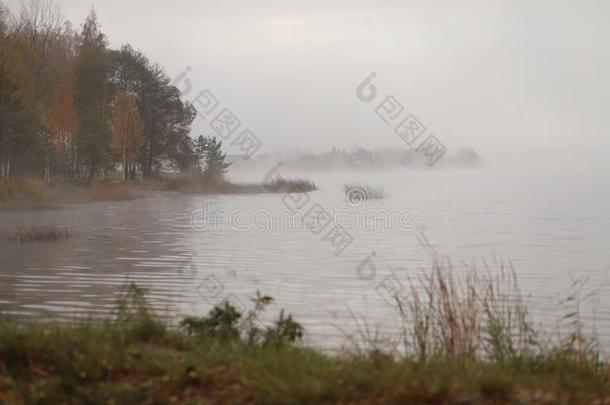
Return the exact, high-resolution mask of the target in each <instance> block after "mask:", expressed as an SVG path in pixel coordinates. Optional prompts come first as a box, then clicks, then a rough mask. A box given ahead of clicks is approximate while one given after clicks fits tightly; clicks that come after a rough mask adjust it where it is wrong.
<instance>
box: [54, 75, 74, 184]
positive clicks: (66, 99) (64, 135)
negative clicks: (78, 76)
mask: <svg viewBox="0 0 610 405" xmlns="http://www.w3.org/2000/svg"><path fill="white" fill-rule="evenodd" d="M77 124H78V123H77V117H76V110H75V107H74V97H73V96H72V92H71V89H70V86H69V84H68V83H67V81H65V80H64V81H62V82H61V83H60V85H59V86H58V87H57V89H55V95H54V97H53V102H52V104H51V111H50V112H49V127H50V129H51V145H52V146H53V149H54V150H55V151H57V152H58V153H59V154H60V156H61V157H62V158H63V160H64V162H65V170H66V174H67V175H68V176H70V174H71V172H72V169H73V168H74V163H75V162H74V155H75V149H76V144H75V139H74V135H75V133H76V129H77ZM46 172H50V169H49V168H47V170H46Z"/></svg>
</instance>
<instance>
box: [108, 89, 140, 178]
mask: <svg viewBox="0 0 610 405" xmlns="http://www.w3.org/2000/svg"><path fill="white" fill-rule="evenodd" d="M112 123H113V127H112V148H113V150H114V153H115V154H116V155H117V156H119V157H120V159H121V163H122V165H123V180H125V179H126V178H127V174H128V173H131V177H133V173H134V172H135V170H134V164H135V161H136V157H137V155H138V152H139V151H140V149H141V148H142V145H143V144H144V124H143V123H142V119H141V118H140V114H139V113H138V106H137V100H136V96H135V95H134V94H133V93H131V92H128V91H123V92H122V93H120V94H119V97H118V99H117V101H116V104H115V106H114V108H113V114H112Z"/></svg>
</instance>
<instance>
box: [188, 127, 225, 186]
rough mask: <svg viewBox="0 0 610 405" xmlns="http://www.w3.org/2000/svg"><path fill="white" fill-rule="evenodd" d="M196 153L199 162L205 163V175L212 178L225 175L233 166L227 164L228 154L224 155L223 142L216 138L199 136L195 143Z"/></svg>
mask: <svg viewBox="0 0 610 405" xmlns="http://www.w3.org/2000/svg"><path fill="white" fill-rule="evenodd" d="M195 151H196V153H197V155H198V156H199V160H200V161H201V159H203V160H204V162H205V173H207V174H211V175H212V176H215V177H218V176H222V175H224V174H225V173H226V172H227V169H228V168H229V167H230V166H231V165H232V164H233V163H231V162H226V158H227V154H226V153H222V141H219V140H218V139H216V137H215V136H211V137H210V136H205V137H204V136H203V135H199V137H198V138H197V141H195Z"/></svg>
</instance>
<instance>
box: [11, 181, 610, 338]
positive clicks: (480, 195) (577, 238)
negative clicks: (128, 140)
mask: <svg viewBox="0 0 610 405" xmlns="http://www.w3.org/2000/svg"><path fill="white" fill-rule="evenodd" d="M310 177H312V179H313V180H315V181H316V182H317V183H318V184H319V186H320V190H319V191H316V192H312V193H310V194H309V201H308V202H307V208H311V207H313V206H315V205H319V206H321V207H323V208H325V209H327V210H331V209H332V210H334V211H333V213H334V214H333V215H334V216H335V220H338V219H337V218H339V217H340V220H339V221H340V222H341V223H342V224H343V225H344V227H345V229H346V230H347V231H348V232H349V234H350V236H351V237H352V238H353V242H352V243H351V244H350V245H349V246H348V247H347V248H346V249H345V250H344V251H343V252H342V254H340V255H335V253H336V249H335V247H334V246H333V245H332V244H331V243H329V242H330V241H329V240H328V239H326V240H324V238H325V233H326V230H324V231H323V232H320V233H318V234H316V233H315V232H313V231H310V230H307V229H301V227H290V226H286V222H285V221H286V201H285V200H284V201H283V199H282V197H283V196H282V195H278V194H275V195H274V194H269V195H263V194H260V195H249V196H193V195H181V194H166V195H162V196H161V197H159V198H155V199H145V200H137V201H123V202H103V203H92V204H84V205H78V206H76V207H72V208H68V209H56V210H37V211H14V212H4V213H0V225H1V227H3V228H6V227H9V228H10V227H16V226H26V227H27V226H31V225H45V224H48V225H72V226H74V227H75V228H76V229H77V230H78V231H79V236H78V237H77V238H76V239H73V240H66V241H59V242H41V243H23V244H17V243H4V244H1V245H0V286H1V289H0V310H1V311H2V313H5V314H12V315H16V316H20V317H42V318H45V319H47V318H52V319H63V320H72V319H75V318H78V317H82V316H86V317H95V316H106V315H108V313H109V311H111V310H112V309H113V308H114V304H115V301H116V298H117V294H119V293H120V292H121V291H122V289H123V288H124V286H125V285H126V283H128V282H136V283H138V284H139V285H141V286H144V287H147V288H148V289H149V290H150V295H149V299H150V301H151V303H152V305H154V307H155V308H156V309H157V310H159V311H160V312H162V313H163V314H165V315H167V316H171V317H172V318H173V319H175V316H174V315H176V314H180V315H185V314H203V313H205V312H206V311H207V310H208V309H209V308H210V307H211V305H212V303H214V302H217V301H218V300H221V299H224V298H227V297H229V298H230V299H232V300H234V301H235V302H236V303H237V305H243V306H248V305H250V301H249V299H248V297H250V296H252V295H253V294H254V293H255V292H256V291H257V290H259V291H261V292H263V293H265V294H269V295H271V296H273V297H275V298H276V303H275V304H274V305H275V307H272V308H271V310H270V314H271V315H273V311H275V310H278V309H279V308H280V307H283V308H286V309H287V310H288V311H290V312H293V313H294V314H295V316H296V318H297V319H298V320H300V321H302V323H303V324H304V325H305V326H306V330H307V331H308V332H309V335H308V336H309V339H310V341H311V342H312V343H315V344H320V345H324V346H337V345H338V344H340V343H343V342H344V337H343V333H344V332H348V333H349V331H353V329H354V322H353V316H354V315H356V316H361V317H364V318H365V319H366V320H367V323H368V324H369V325H370V326H371V327H375V326H377V325H380V328H381V330H382V331H383V332H384V333H386V334H390V333H391V332H392V331H394V332H397V329H396V325H397V319H398V318H397V314H396V312H395V311H394V309H393V308H392V307H391V306H390V304H388V303H387V302H386V297H385V296H384V291H388V288H400V287H396V285H393V286H392V280H398V281H399V282H400V283H401V284H400V285H403V286H406V283H407V280H408V279H409V278H413V277H414V275H416V274H417V272H418V271H421V269H422V268H424V269H425V268H426V267H429V266H430V263H431V257H430V254H429V252H428V251H427V249H425V248H423V247H422V244H421V243H420V242H419V241H418V234H417V233H416V232H414V231H412V230H410V228H409V227H405V226H393V227H391V229H388V228H377V229H371V227H368V228H367V227H365V226H364V225H363V224H362V223H361V222H360V221H358V220H356V218H359V217H358V216H357V215H351V214H352V213H353V212H354V211H360V212H361V213H362V212H363V210H367V209H374V210H376V212H382V213H390V214H391V215H390V217H391V218H393V220H394V219H395V218H396V216H395V215H394V216H392V215H393V214H395V213H397V212H400V211H401V210H403V211H404V210H408V211H409V212H411V213H412V214H413V217H412V218H409V220H408V221H406V222H408V223H409V224H410V225H415V226H417V227H421V228H422V229H424V230H425V236H426V237H427V239H428V240H429V242H430V244H431V245H432V246H433V247H434V248H435V249H436V250H437V251H438V252H439V253H440V254H441V255H443V256H447V257H450V258H451V260H452V263H453V267H454V270H455V271H456V272H459V271H461V269H462V268H463V264H462V263H463V262H465V263H466V264H470V263H473V262H476V263H477V264H478V266H479V267H484V266H485V263H487V265H488V266H489V267H491V268H494V266H496V264H494V263H497V262H500V261H501V260H502V259H500V257H503V258H510V259H511V261H512V263H513V264H514V267H515V270H516V272H517V274H518V276H519V279H520V282H521V286H522V289H523V290H524V291H525V292H526V294H529V295H530V296H531V298H530V302H531V303H532V305H533V307H534V313H535V314H539V316H540V319H541V320H546V321H548V320H550V319H551V317H545V316H544V315H546V314H550V313H553V309H554V308H555V307H556V303H557V299H558V298H557V297H558V294H562V293H565V291H567V289H568V288H569V286H570V285H571V284H572V281H573V280H574V279H578V278H582V277H589V278H590V280H589V283H588V286H589V287H588V288H589V289H590V290H594V291H595V292H597V293H598V294H597V296H596V298H595V299H594V300H592V301H591V302H590V303H589V305H588V306H586V308H587V309H586V311H585V319H586V320H595V322H596V326H597V329H598V333H599V334H600V335H601V337H602V338H603V339H604V340H606V339H607V338H608V337H610V300H609V299H608V298H607V296H608V292H609V291H610V290H609V289H610V276H609V274H610V273H609V272H610V268H609V264H610V250H609V249H608V246H609V243H610V215H608V211H607V209H608V207H610V190H609V188H610V186H609V185H608V184H607V182H604V179H603V177H601V176H600V178H599V179H595V178H590V177H586V178H585V177H582V178H579V177H578V176H577V175H574V176H573V177H574V178H571V179H570V178H565V177H563V178H557V177H553V176H542V175H537V176H534V175H528V176H523V177H520V176H516V175H510V176H509V175H506V174H501V173H495V172H491V171H489V172H469V171H464V172H431V173H429V172H423V171H422V172H407V173H405V172H401V173H397V172H393V173H378V174H354V173H351V174H344V175H340V174H335V175H332V176H325V177H321V176H316V175H313V176H310ZM343 182H367V183H371V184H374V185H382V186H383V187H384V188H385V190H386V191H387V193H388V194H389V195H390V197H389V198H388V199H385V200H375V201H373V200H371V201H368V202H367V205H365V206H360V207H357V208H353V207H350V206H349V205H348V204H346V201H345V199H344V196H343V194H342V191H341V185H342V183H343ZM206 201H207V204H204V202H206ZM204 207H205V209H209V211H208V214H207V217H206V218H208V219H210V221H211V220H212V219H213V220H214V221H216V222H215V223H213V226H207V223H206V224H205V225H206V226H197V227H195V228H193V226H191V221H192V214H193V212H194V211H196V210H203V209H204ZM221 214H222V215H221ZM282 218H283V219H282ZM270 221H271V222H270ZM280 221H282V222H280ZM409 221H410V222H409ZM210 223H211V222H210ZM297 223H298V222H297ZM199 225H201V224H199ZM403 225H404V224H403ZM504 260H505V259H504Z"/></svg>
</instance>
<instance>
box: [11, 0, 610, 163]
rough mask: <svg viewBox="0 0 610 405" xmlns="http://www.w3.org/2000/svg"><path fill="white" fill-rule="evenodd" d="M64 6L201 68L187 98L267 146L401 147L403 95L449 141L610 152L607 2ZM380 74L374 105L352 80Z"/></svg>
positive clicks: (544, 151)
mask: <svg viewBox="0 0 610 405" xmlns="http://www.w3.org/2000/svg"><path fill="white" fill-rule="evenodd" d="M5 3H7V4H8V6H9V7H10V8H11V9H12V10H13V11H16V10H18V9H19V7H20V4H21V1H18V0H8V1H6V0H5ZM60 4H61V7H62V10H63V14H64V16H65V18H66V19H68V20H70V21H71V22H72V23H73V25H74V27H75V28H78V27H80V25H81V24H82V22H83V20H84V18H85V16H86V15H87V13H88V12H89V10H90V8H91V6H92V5H94V6H95V9H96V10H97V12H98V16H99V19H100V22H101V25H102V30H103V31H104V32H105V33H106V35H107V36H108V39H109V42H110V44H111V46H113V47H119V46H120V45H121V44H124V43H130V44H131V45H133V46H134V47H135V48H138V49H140V50H142V51H143V52H144V53H145V54H147V55H148V56H149V57H150V59H152V60H154V61H157V62H158V63H160V64H161V65H163V66H164V67H165V68H166V70H167V72H168V73H169V75H170V76H176V75H178V74H179V73H180V72H181V71H183V70H184V69H185V68H186V67H187V66H188V67H191V68H192V71H191V73H190V74H189V79H190V80H191V82H192V84H193V86H194V90H193V93H192V95H194V94H195V92H196V90H203V89H206V88H208V89H210V90H211V91H212V93H213V94H214V95H215V96H216V97H217V98H218V100H219V101H220V103H221V105H222V106H224V107H228V108H229V109H231V110H232V111H233V112H234V113H235V115H237V116H238V118H239V119H240V120H241V121H242V125H243V126H244V127H247V128H249V129H250V130H251V131H252V132H253V133H254V134H255V135H256V136H258V137H259V138H260V139H261V140H262V141H263V143H264V148H265V150H266V151H277V150H288V149H296V148H301V149H304V150H321V149H324V148H330V147H333V146H338V147H346V148H351V147H353V146H363V147H368V148H371V147H376V146H396V147H400V146H403V143H402V141H401V139H400V138H399V137H398V136H397V135H396V134H394V132H393V129H392V127H390V126H388V125H386V124H385V123H384V122H383V121H382V120H381V119H380V118H379V117H378V116H377V115H376V114H375V107H376V104H378V101H381V100H382V98H383V97H384V96H386V95H394V96H395V97H396V99H397V100H398V101H400V102H401V103H402V104H403V105H404V107H405V112H408V113H413V114H415V115H416V116H417V117H418V118H419V120H420V121H421V122H422V123H423V124H424V125H425V126H426V127H427V129H428V131H429V133H432V134H434V135H436V136H437V137H438V138H439V139H440V140H441V141H442V142H443V143H445V144H446V146H447V147H448V148H449V149H450V150H451V149H455V148H457V147H459V146H472V147H473V148H475V149H476V150H477V151H478V152H480V153H481V154H482V155H484V156H485V157H487V158H488V159H489V160H492V161H493V160H502V159H507V156H508V157H510V160H513V161H514V160H515V157H516V156H521V155H523V156H527V157H528V158H536V157H539V158H540V161H544V162H546V161H548V158H553V159H554V160H553V161H554V162H557V160H556V157H557V156H561V157H562V159H569V158H571V159H576V160H582V161H591V160H594V161H598V162H601V161H602V160H604V161H605V160H607V158H605V156H606V155H607V152H608V151H609V146H610V137H609V136H608V135H609V133H608V116H609V115H610V114H609V112H610V111H608V108H609V106H610V102H609V101H610V95H609V90H610V79H609V78H608V72H610V46H609V45H608V41H609V40H610V35H609V34H610V24H608V22H609V21H610V2H608V1H607V0H598V1H593V0H587V1H573V0H570V1H567V0H548V1H547V0H542V1H541V0H539V1H535V2H534V1H531V0H529V1H526V0H523V1H508V0H507V1H495V0H480V1H470V0H463V1H454V0H447V1H438V0H433V1H423V0H420V1H408V0H401V1H396V2H391V1H376V2H373V1H370V2H364V1H354V0H350V1H329V0H325V1H319V0H308V1H286V0H277V1H260V0H259V1H232V0H223V1H205V0H189V1H167V0H163V1H161V0H146V1H144V0H136V1H125V0H104V1H95V2H93V3H91V2H87V1H82V0H66V1H60ZM371 72H375V73H376V78H375V80H374V82H373V83H374V84H375V86H376V88H377V90H378V92H379V95H378V97H377V99H376V100H375V101H374V102H373V103H370V104H366V103H363V102H361V101H360V100H359V99H358V98H357V97H356V88H357V86H358V85H359V84H360V82H362V80H363V79H364V78H365V77H366V76H367V75H369V74H370V73H371ZM194 128H195V132H196V133H201V132H204V133H210V131H209V127H208V123H207V122H205V121H203V120H200V119H199V120H198V121H197V122H196V123H195V125H194ZM517 161H518V160H517Z"/></svg>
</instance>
